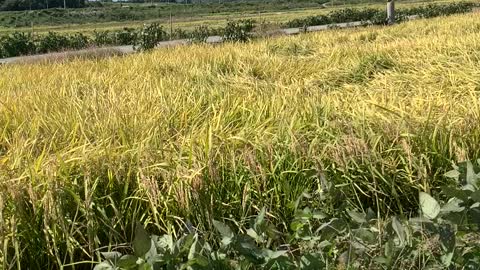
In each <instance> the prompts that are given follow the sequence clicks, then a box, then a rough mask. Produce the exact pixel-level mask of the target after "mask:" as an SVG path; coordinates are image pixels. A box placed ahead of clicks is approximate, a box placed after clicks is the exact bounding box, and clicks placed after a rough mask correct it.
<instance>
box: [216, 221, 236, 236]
mask: <svg viewBox="0 0 480 270" xmlns="http://www.w3.org/2000/svg"><path fill="white" fill-rule="evenodd" d="M213 226H214V227H215V229H217V231H218V232H219V233H220V234H221V235H222V236H223V237H233V236H234V235H233V232H232V230H231V229H230V227H228V226H227V225H225V224H224V223H222V222H220V221H216V220H213Z"/></svg>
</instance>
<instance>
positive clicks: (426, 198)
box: [419, 192, 441, 219]
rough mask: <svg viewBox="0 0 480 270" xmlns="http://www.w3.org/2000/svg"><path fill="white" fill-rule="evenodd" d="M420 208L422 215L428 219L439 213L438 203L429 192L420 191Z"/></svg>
mask: <svg viewBox="0 0 480 270" xmlns="http://www.w3.org/2000/svg"><path fill="white" fill-rule="evenodd" d="M419 197H420V209H421V210H422V213H423V215H424V216H425V217H426V218H428V219H435V218H436V217H437V216H438V214H439V213H440V209H441V208H440V205H439V204H438V202H437V201H436V200H435V199H434V198H433V197H432V196H430V195H429V194H427V193H425V192H420V195H419Z"/></svg>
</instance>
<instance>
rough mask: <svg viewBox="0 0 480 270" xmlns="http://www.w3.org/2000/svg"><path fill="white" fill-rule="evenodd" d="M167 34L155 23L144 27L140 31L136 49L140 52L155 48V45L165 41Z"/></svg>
mask: <svg viewBox="0 0 480 270" xmlns="http://www.w3.org/2000/svg"><path fill="white" fill-rule="evenodd" d="M167 36H168V35H167V32H165V31H164V30H163V27H162V26H160V25H159V24H157V23H153V24H150V25H144V26H143V28H142V29H141V30H140V33H139V36H138V40H137V43H136V44H135V45H136V49H138V50H140V51H146V50H151V49H153V48H155V46H157V44H158V43H159V42H161V41H163V40H166V39H167Z"/></svg>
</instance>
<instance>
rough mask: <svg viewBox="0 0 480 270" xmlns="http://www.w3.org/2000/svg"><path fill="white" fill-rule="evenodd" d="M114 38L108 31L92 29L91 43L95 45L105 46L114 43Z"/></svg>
mask: <svg viewBox="0 0 480 270" xmlns="http://www.w3.org/2000/svg"><path fill="white" fill-rule="evenodd" d="M114 40H115V38H114V37H113V35H112V34H111V33H110V31H101V32H97V31H93V43H94V44H95V45H96V46H105V45H112V44H114Z"/></svg>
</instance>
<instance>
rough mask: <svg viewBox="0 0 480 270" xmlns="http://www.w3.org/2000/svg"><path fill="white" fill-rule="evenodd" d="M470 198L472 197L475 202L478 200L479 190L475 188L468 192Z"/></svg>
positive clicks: (479, 196)
mask: <svg viewBox="0 0 480 270" xmlns="http://www.w3.org/2000/svg"><path fill="white" fill-rule="evenodd" d="M470 198H472V200H474V201H475V202H480V190H477V191H475V192H473V193H472V194H470Z"/></svg>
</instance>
